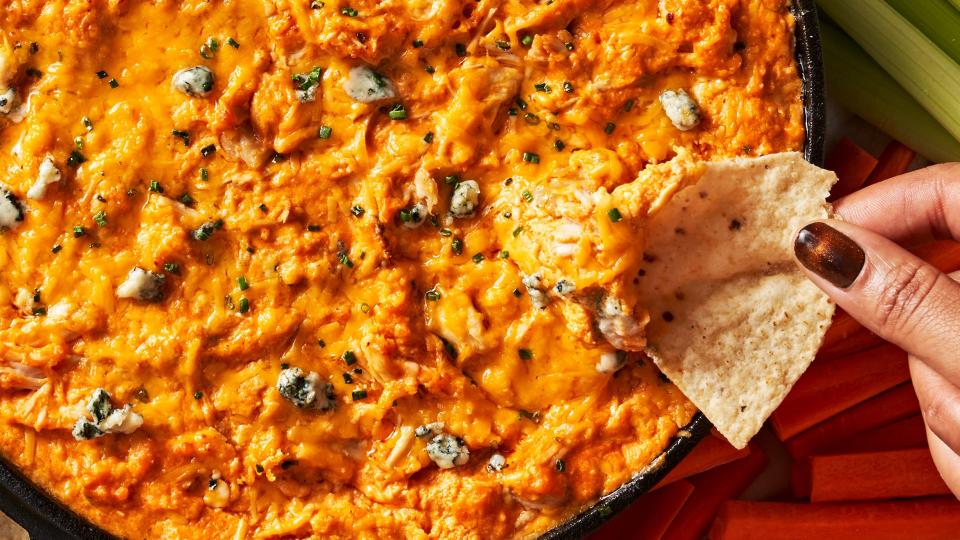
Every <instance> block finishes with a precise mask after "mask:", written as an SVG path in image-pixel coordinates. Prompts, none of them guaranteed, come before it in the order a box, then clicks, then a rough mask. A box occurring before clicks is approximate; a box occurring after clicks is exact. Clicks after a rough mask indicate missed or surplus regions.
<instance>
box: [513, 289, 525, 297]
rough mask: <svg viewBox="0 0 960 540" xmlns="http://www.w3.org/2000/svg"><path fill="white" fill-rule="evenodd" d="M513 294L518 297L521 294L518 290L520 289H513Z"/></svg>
mask: <svg viewBox="0 0 960 540" xmlns="http://www.w3.org/2000/svg"><path fill="white" fill-rule="evenodd" d="M513 295H514V296H516V297H517V298H520V297H521V296H522V295H523V293H522V292H520V289H514V290H513Z"/></svg>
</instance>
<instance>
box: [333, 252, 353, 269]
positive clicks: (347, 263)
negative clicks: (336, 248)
mask: <svg viewBox="0 0 960 540" xmlns="http://www.w3.org/2000/svg"><path fill="white" fill-rule="evenodd" d="M337 260H339V261H340V264H342V265H344V266H346V267H347V268H353V261H351V260H350V257H348V256H347V254H346V252H343V251H341V252H340V253H337Z"/></svg>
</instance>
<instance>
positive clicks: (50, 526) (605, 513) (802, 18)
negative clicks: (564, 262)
mask: <svg viewBox="0 0 960 540" xmlns="http://www.w3.org/2000/svg"><path fill="white" fill-rule="evenodd" d="M793 13H794V17H795V19H796V38H797V47H796V49H797V62H798V64H799V66H800V73H801V75H802V77H803V110H804V116H805V119H804V123H805V126H806V130H807V134H806V141H805V143H804V157H806V159H807V161H809V162H811V163H815V164H817V165H821V164H822V163H823V145H824V135H825V131H826V118H825V103H824V94H823V67H822V66H821V63H820V26H819V24H818V22H817V12H816V8H815V7H814V0H794V7H793ZM710 427H711V426H710V422H709V421H708V420H707V419H706V417H704V416H703V415H702V414H701V413H699V412H698V413H697V414H696V416H694V418H693V420H691V421H690V424H689V425H687V426H686V427H685V428H684V429H683V433H684V436H682V437H676V438H674V439H673V440H672V441H670V444H669V445H668V446H667V449H666V450H664V451H663V453H662V454H661V455H660V456H659V457H658V458H657V460H655V462H654V463H657V462H659V465H658V466H656V467H651V468H650V469H649V470H647V471H644V472H642V473H640V474H638V475H637V476H635V477H634V478H632V479H631V480H629V481H627V482H626V483H625V484H623V485H622V486H620V487H619V488H618V489H617V490H616V491H614V492H612V493H610V494H609V495H607V496H605V497H603V498H602V499H600V500H599V501H598V502H597V503H596V504H594V505H593V506H591V507H590V508H588V509H586V510H584V511H583V512H581V513H580V514H578V515H576V516H575V517H573V518H571V519H570V520H568V521H566V522H564V523H562V524H561V525H559V526H557V527H556V528H554V529H551V530H550V531H548V532H547V533H546V534H544V535H543V537H542V538H543V539H550V540H553V539H560V538H577V537H582V536H585V535H586V534H587V533H589V532H590V531H592V530H594V529H596V528H597V527H599V526H600V525H602V524H603V523H604V522H605V521H607V520H608V519H610V517H611V516H613V515H614V514H616V513H617V512H619V511H621V510H623V509H624V508H626V507H627V506H629V505H630V503H632V502H633V501H635V500H636V499H637V498H638V497H640V496H641V495H643V494H644V493H646V492H647V491H648V490H649V489H650V488H652V487H653V486H654V485H656V484H657V482H659V481H660V480H661V479H662V478H663V477H664V476H666V474H667V473H668V472H670V470H671V469H673V468H674V467H675V466H676V465H677V463H680V461H681V460H682V459H683V458H684V457H685V456H686V455H687V454H688V453H690V451H691V450H692V449H693V447H694V446H696V445H697V443H698V442H700V440H701V439H702V438H703V437H704V436H705V435H706V434H707V433H708V432H709V431H710ZM0 510H2V511H3V512H5V513H6V514H7V515H8V516H10V517H11V518H12V519H14V520H15V521H16V522H17V523H19V524H20V525H21V526H23V527H24V528H25V529H27V531H29V533H30V536H31V537H32V538H33V539H34V540H45V539H47V538H57V539H64V540H100V539H103V540H111V539H112V538H113V537H111V536H110V535H109V534H107V533H105V532H104V531H102V530H101V529H99V528H98V527H95V526H93V525H91V524H90V523H89V522H87V521H86V520H84V519H83V518H80V517H79V516H77V515H76V514H74V513H73V512H71V511H70V510H68V509H66V508H64V507H63V506H61V505H60V504H59V503H57V502H56V501H54V500H53V499H52V498H50V497H49V496H48V495H46V494H45V493H44V492H43V491H41V490H39V489H37V488H36V487H35V486H34V485H33V484H32V483H30V482H29V481H28V480H27V479H26V478H25V477H24V476H23V475H22V474H21V473H20V472H19V471H17V470H16V468H14V467H13V466H11V465H10V464H9V463H8V462H7V461H6V460H4V459H2V458H0Z"/></svg>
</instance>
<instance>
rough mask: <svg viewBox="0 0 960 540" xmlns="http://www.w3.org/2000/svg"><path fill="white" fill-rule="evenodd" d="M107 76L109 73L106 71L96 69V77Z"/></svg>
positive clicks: (103, 77) (102, 77) (104, 77)
mask: <svg viewBox="0 0 960 540" xmlns="http://www.w3.org/2000/svg"><path fill="white" fill-rule="evenodd" d="M108 76H109V75H107V72H106V71H103V70H101V71H98V72H97V78H98V79H106V78H107V77H108Z"/></svg>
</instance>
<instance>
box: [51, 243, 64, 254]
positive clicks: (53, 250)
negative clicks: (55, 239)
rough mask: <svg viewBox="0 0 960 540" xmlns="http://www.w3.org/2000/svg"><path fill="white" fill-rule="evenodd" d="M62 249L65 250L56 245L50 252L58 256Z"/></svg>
mask: <svg viewBox="0 0 960 540" xmlns="http://www.w3.org/2000/svg"><path fill="white" fill-rule="evenodd" d="M62 249H63V246H61V245H60V244H55V245H54V246H53V248H51V249H50V251H52V252H53V254H54V255H56V254H57V253H60V250H62Z"/></svg>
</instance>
